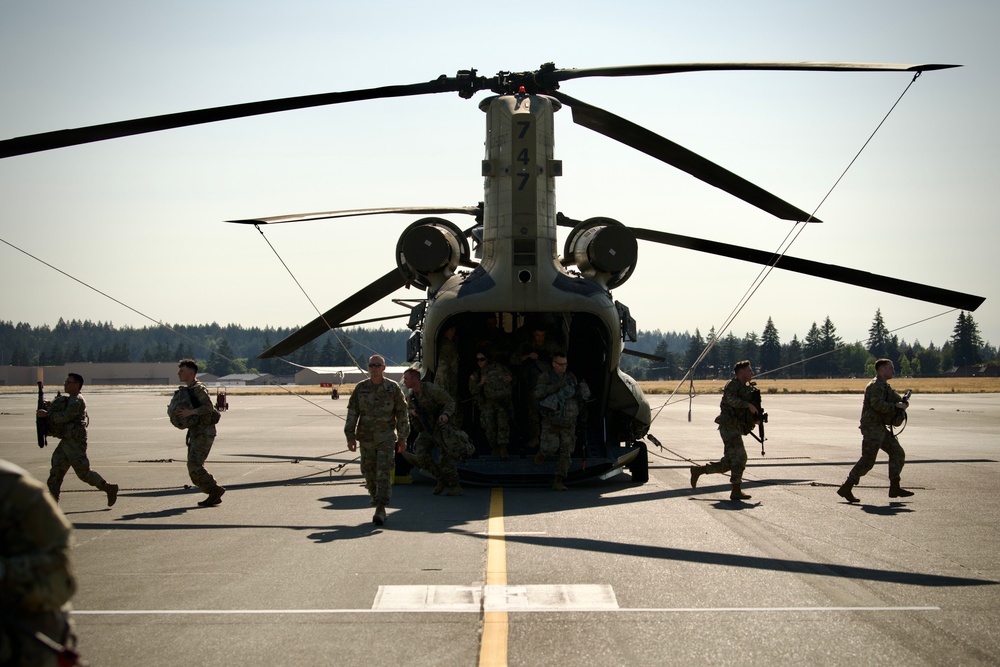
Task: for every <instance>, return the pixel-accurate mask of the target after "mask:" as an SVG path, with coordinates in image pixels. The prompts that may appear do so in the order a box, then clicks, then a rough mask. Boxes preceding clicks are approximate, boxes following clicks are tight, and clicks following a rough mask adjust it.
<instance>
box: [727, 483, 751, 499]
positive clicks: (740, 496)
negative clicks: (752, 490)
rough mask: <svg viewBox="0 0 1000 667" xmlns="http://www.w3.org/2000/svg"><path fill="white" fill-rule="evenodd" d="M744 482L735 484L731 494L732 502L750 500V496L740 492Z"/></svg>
mask: <svg viewBox="0 0 1000 667" xmlns="http://www.w3.org/2000/svg"><path fill="white" fill-rule="evenodd" d="M740 486H742V482H733V492H732V493H730V494H729V499H730V500H750V495H749V494H746V493H743V492H742V491H741V490H740Z"/></svg>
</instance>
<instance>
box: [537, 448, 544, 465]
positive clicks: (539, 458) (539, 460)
mask: <svg viewBox="0 0 1000 667" xmlns="http://www.w3.org/2000/svg"><path fill="white" fill-rule="evenodd" d="M543 463H545V454H542V450H538V453H537V454H535V465H536V466H540V465H542V464H543Z"/></svg>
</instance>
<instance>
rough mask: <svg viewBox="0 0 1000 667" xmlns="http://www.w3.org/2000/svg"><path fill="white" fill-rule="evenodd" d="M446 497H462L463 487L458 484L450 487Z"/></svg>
mask: <svg viewBox="0 0 1000 667" xmlns="http://www.w3.org/2000/svg"><path fill="white" fill-rule="evenodd" d="M444 495H446V496H460V495H462V487H461V486H460V485H459V483H458V482H455V483H454V484H452V485H451V486H450V487H448V490H447V491H445V494H444Z"/></svg>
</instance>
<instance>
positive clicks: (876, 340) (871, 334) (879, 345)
mask: <svg viewBox="0 0 1000 667" xmlns="http://www.w3.org/2000/svg"><path fill="white" fill-rule="evenodd" d="M888 346H889V330H888V329H887V328H886V326H885V321H884V320H883V319H882V309H881V308H877V309H876V310H875V319H874V320H873V321H872V325H871V326H870V327H869V328H868V345H867V349H868V354H870V355H872V356H873V357H875V358H876V359H881V358H883V357H888V356H889V350H888Z"/></svg>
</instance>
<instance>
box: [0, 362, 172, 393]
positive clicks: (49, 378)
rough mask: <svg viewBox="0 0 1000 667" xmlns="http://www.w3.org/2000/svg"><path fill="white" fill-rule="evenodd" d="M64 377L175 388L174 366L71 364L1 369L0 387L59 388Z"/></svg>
mask: <svg viewBox="0 0 1000 667" xmlns="http://www.w3.org/2000/svg"><path fill="white" fill-rule="evenodd" d="M67 373H79V374H80V375H82V376H83V380H84V382H85V383H86V384H87V385H98V384H111V385H115V384H123V385H141V384H175V383H176V382H177V362H176V361H169V362H139V363H124V362H121V363H119V362H115V363H87V362H80V363H72V364H64V365H62V366H40V367H36V366H0V386H21V385H24V386H32V385H35V384H36V383H37V382H38V381H39V380H41V381H42V382H43V383H44V384H45V386H47V387H49V386H52V387H61V386H62V383H63V380H65V379H66V374H67Z"/></svg>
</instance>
